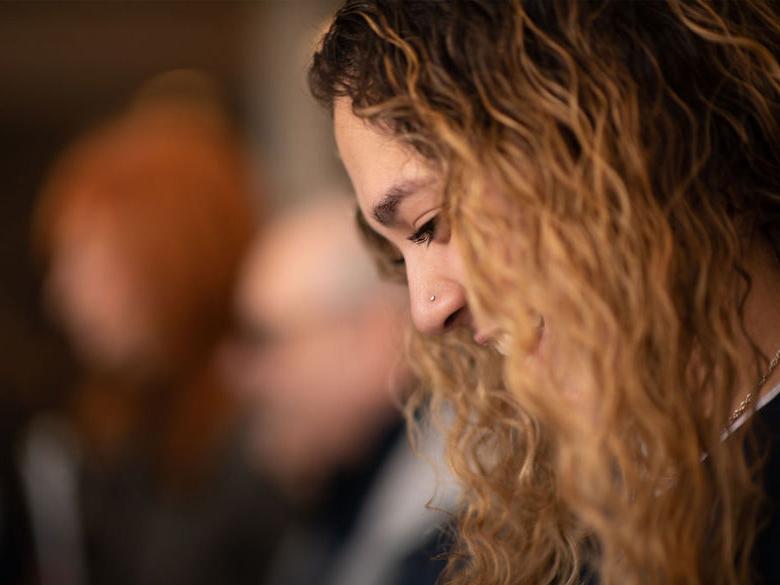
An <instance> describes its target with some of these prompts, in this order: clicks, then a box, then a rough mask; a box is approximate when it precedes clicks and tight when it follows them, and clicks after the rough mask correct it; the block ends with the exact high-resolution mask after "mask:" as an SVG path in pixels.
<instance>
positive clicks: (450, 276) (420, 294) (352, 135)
mask: <svg viewBox="0 0 780 585" xmlns="http://www.w3.org/2000/svg"><path fill="white" fill-rule="evenodd" d="M334 126H335V133H336V142H337V144H338V149H339V152H340V154H341V159H342V161H343V162H344V166H345V167H346V169H347V173H348V174H349V176H350V179H351V180H352V185H353V187H354V188H355V192H356V194H357V200H358V205H359V206H360V211H361V212H362V214H363V216H364V218H365V220H366V222H367V224H368V225H369V226H370V227H371V228H372V229H373V230H374V231H376V232H377V233H378V234H379V235H380V236H382V237H383V238H385V239H386V240H387V241H388V242H390V243H391V244H392V246H393V247H394V249H395V250H396V251H397V257H396V258H395V259H394V260H395V261H396V262H398V263H399V264H403V265H404V267H405V269H406V277H407V281H408V283H409V296H410V301H411V311H412V321H413V322H414V325H415V327H416V328H417V329H418V330H419V331H420V332H422V333H427V334H438V333H442V332H444V331H445V330H447V329H449V328H452V327H455V326H463V327H469V328H471V329H472V331H473V332H474V339H475V341H477V342H478V343H483V344H484V343H487V342H489V341H490V340H491V337H492V335H493V331H492V330H491V327H490V326H488V325H487V324H485V323H476V322H475V321H474V318H473V316H472V315H471V313H470V312H469V309H468V306H467V303H466V290H465V271H464V264H463V259H462V256H461V253H460V250H459V247H458V245H457V239H456V238H455V237H453V234H452V233H451V232H450V228H449V226H448V225H447V224H446V222H445V221H444V219H443V218H442V216H441V208H442V203H443V200H442V198H443V193H442V191H443V183H442V177H441V176H440V175H439V174H437V173H435V172H434V171H432V170H431V169H430V168H429V167H428V166H427V165H426V164H425V161H424V159H423V158H422V157H421V156H419V155H418V154H416V153H414V152H412V151H411V149H409V148H406V147H404V145H402V144H401V143H400V142H399V141H397V140H395V139H393V138H392V137H391V136H389V135H388V134H385V133H383V132H381V131H380V130H378V129H376V128H374V127H373V126H370V125H368V124H367V123H365V122H364V121H363V120H361V119H360V118H358V117H357V116H355V115H354V114H353V113H352V109H351V102H350V101H349V100H347V99H339V100H337V101H336V103H335V106H334Z"/></svg>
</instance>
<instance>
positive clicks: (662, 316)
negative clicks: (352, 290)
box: [310, 0, 780, 585]
mask: <svg viewBox="0 0 780 585" xmlns="http://www.w3.org/2000/svg"><path fill="white" fill-rule="evenodd" d="M779 55H780V10H779V9H778V8H777V6H775V5H774V4H770V3H768V2H762V1H758V0H756V1H752V0H751V1H743V2H718V3H715V2H711V1H709V0H691V1H687V2H683V1H678V0H669V1H667V2H620V1H609V0H602V1H599V2H583V3H578V2H556V1H547V0H538V1H530V0H529V1H525V2H523V1H520V0H517V1H512V2H509V1H507V2H494V1H493V0H470V1H465V0H464V1H454V2H434V1H431V2H412V1H402V0H395V1H390V0H388V1H383V0H360V1H358V0H355V1H352V0H350V1H348V2H347V3H346V5H345V6H344V7H343V8H342V9H341V10H340V11H339V12H338V13H337V15H336V17H335V20H334V21H333V23H332V24H331V26H330V29H329V31H328V32H327V33H326V35H325V37H324V39H323V41H322V44H321V46H320V47H319V49H318V51H317V53H316V55H315V57H314V61H313V65H312V68H311V71H310V81H311V85H312V88H313V91H314V94H315V96H316V97H317V98H318V99H320V100H321V101H322V102H324V103H325V104H326V105H328V106H329V107H331V108H332V111H333V116H334V125H335V131H336V139H337V143H338V147H339V150H340V153H341V156H342V159H343V160H344V163H345V166H346V168H347V171H348V173H349V175H350V177H351V179H352V182H353V185H354V187H355V191H356V193H357V199H358V204H359V207H360V210H359V213H358V221H359V224H360V225H361V227H362V230H363V233H364V234H365V235H366V237H367V239H368V240H369V241H370V242H371V243H372V245H373V247H374V249H375V250H376V251H377V252H378V253H379V256H380V258H382V259H383V266H384V267H385V269H386V270H388V271H392V270H395V271H398V272H399V273H401V274H404V275H405V278H406V280H407V281H408V285H409V291H410V296H411V303H412V318H413V322H414V324H415V326H416V328H417V330H418V331H419V332H420V333H421V334H429V335H428V336H427V338H426V336H425V335H421V336H419V337H418V338H417V339H416V340H415V347H414V348H413V355H414V357H415V361H416V363H417V364H418V366H419V369H420V371H421V373H422V374H423V375H424V379H425V380H426V381H427V382H428V384H427V385H428V386H429V387H430V388H431V389H432V403H431V404H432V405H433V408H434V412H435V411H436V410H437V408H438V407H440V406H441V404H442V403H443V402H445V401H446V402H448V403H449V404H450V405H451V406H452V410H453V411H454V414H455V416H454V417H453V418H454V420H452V421H451V422H450V426H449V429H448V433H449V444H450V457H451V462H452V465H453V468H454V469H455V471H456V472H457V473H458V474H459V475H460V477H461V479H462V481H463V483H464V485H465V488H466V491H465V494H466V496H465V502H464V507H463V511H462V514H461V517H460V531H459V546H458V547H457V549H456V551H455V553H454V554H453V555H452V559H451V561H450V569H451V575H452V579H453V582H454V583H479V584H488V583H490V584H494V583H534V584H535V583H575V582H579V581H580V580H582V579H586V578H588V577H587V576H588V575H590V576H591V577H596V578H597V579H598V580H599V582H601V583H604V584H621V585H624V584H640V583H641V584H643V585H646V584H659V585H660V584H669V583H680V584H702V583H707V584H737V583H740V584H744V583H754V582H756V583H757V582H777V581H776V580H777V579H780V571H779V570H778V565H777V562H778V561H777V560H773V559H772V556H773V555H772V553H771V547H772V545H773V544H774V545H776V544H777V542H778V540H776V538H777V537H776V533H777V531H778V527H777V520H775V519H774V516H773V515H772V511H773V508H774V506H775V505H776V504H777V502H778V500H779V499H780V487H778V486H777V485H775V483H776V480H775V479H774V477H773V473H772V472H773V466H772V460H771V456H772V453H773V451H772V448H773V447H776V446H777V447H780V444H777V445H776V444H775V443H776V442H777V437H774V436H773V435H772V423H773V422H774V421H779V422H778V424H780V418H778V414H777V413H775V414H771V413H772V410H773V409H774V410H777V408H778V404H780V401H778V400H775V401H772V400H771V398H772V397H773V396H774V394H776V393H777V392H778V391H780V387H776V386H777V384H778V382H780V369H775V368H776V366H777V362H778V360H779V359H780V260H778V258H779V257H780V256H779V255H780V172H778V171H780V168H779V167H778V163H779V162H780V160H779V159H778V155H779V154H780V144H779V143H778V137H780V132H779V131H780V109H779V106H780V65H779V64H778V56H779ZM765 404H766V406H764V405H765ZM762 407H763V408H762ZM759 408H760V409H761V411H760V412H758V413H757V414H756V416H752V415H753V414H755V413H756V411H757V409H759ZM743 423H744V424H743ZM768 457H769V458H770V459H767V458H768Z"/></svg>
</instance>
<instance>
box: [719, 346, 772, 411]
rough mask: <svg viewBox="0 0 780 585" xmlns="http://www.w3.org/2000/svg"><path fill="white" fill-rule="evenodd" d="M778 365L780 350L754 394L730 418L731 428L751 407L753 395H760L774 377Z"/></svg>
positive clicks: (740, 404) (748, 395) (746, 397)
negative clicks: (773, 373)
mask: <svg viewBox="0 0 780 585" xmlns="http://www.w3.org/2000/svg"><path fill="white" fill-rule="evenodd" d="M778 364H780V349H778V350H777V353H775V356H774V357H773V358H772V360H771V361H770V362H769V367H768V368H767V370H766V372H764V375H763V376H761V378H760V379H759V380H758V384H756V389H755V390H753V392H748V393H747V396H745V398H744V399H743V400H742V402H740V403H739V406H737V408H736V410H735V411H734V412H732V413H731V416H729V426H731V425H733V424H734V422H735V421H736V420H737V419H738V418H739V417H741V416H742V415H743V414H745V411H746V410H747V407H748V406H750V403H751V401H752V400H753V394H758V392H759V391H760V390H761V388H763V387H764V384H766V381H767V380H768V379H769V376H771V375H772V372H774V371H775V368H777V366H778Z"/></svg>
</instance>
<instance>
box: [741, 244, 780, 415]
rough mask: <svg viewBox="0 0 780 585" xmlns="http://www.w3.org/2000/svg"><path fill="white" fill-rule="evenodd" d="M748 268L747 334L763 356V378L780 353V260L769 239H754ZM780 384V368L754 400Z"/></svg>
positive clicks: (748, 252)
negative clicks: (774, 358) (749, 279)
mask: <svg viewBox="0 0 780 585" xmlns="http://www.w3.org/2000/svg"><path fill="white" fill-rule="evenodd" d="M745 268H746V269H747V271H748V274H749V275H750V277H751V280H752V284H751V289H750V294H749V295H748V298H747V299H746V301H745V330H746V331H747V333H748V335H749V336H750V339H751V340H752V342H753V343H754V344H755V346H756V348H757V349H758V350H759V351H760V352H761V355H762V359H761V362H760V363H761V374H764V373H765V372H766V371H767V369H768V367H769V364H768V362H767V360H771V359H772V358H773V357H774V356H775V354H776V353H777V351H778V350H780V259H779V258H778V256H777V253H776V251H775V250H774V249H773V248H772V246H771V245H770V244H769V242H768V241H766V239H764V238H763V237H755V238H753V240H752V241H751V243H750V245H749V247H748V249H747V254H746V257H745ZM764 358H766V359H764ZM778 383H780V367H778V368H776V369H775V371H774V372H773V373H772V374H771V375H770V376H769V378H768V379H767V381H766V383H764V384H763V386H762V387H761V388H760V389H759V390H758V392H757V396H755V398H756V399H758V397H759V396H760V395H761V394H763V393H765V392H767V391H769V390H770V389H771V388H773V387H774V386H775V385H776V384H778ZM740 399H741V398H740ZM737 402H738V401H737Z"/></svg>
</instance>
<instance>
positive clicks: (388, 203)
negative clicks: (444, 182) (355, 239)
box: [372, 178, 433, 226]
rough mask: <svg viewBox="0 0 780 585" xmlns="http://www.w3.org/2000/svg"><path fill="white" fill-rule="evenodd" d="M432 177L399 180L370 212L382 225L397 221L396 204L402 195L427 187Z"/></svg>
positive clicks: (405, 195) (389, 224) (399, 201)
mask: <svg viewBox="0 0 780 585" xmlns="http://www.w3.org/2000/svg"><path fill="white" fill-rule="evenodd" d="M432 182H433V179H431V178H427V179H417V180H408V181H401V182H400V183H397V184H395V185H393V186H392V187H390V188H389V189H388V190H387V191H386V192H385V194H384V196H383V197H382V200H381V201H380V202H379V203H377V204H376V205H374V207H373V209H372V214H373V216H374V219H376V220H377V221H378V222H379V223H380V224H381V225H383V226H391V225H394V224H395V223H396V222H397V218H396V215H397V211H398V205H399V204H400V203H401V200H402V199H404V197H408V196H409V195H412V194H414V193H415V192H417V191H419V190H420V189H421V188H423V187H427V186H428V185H429V184H430V183H432Z"/></svg>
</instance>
